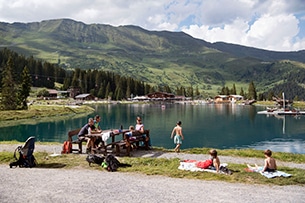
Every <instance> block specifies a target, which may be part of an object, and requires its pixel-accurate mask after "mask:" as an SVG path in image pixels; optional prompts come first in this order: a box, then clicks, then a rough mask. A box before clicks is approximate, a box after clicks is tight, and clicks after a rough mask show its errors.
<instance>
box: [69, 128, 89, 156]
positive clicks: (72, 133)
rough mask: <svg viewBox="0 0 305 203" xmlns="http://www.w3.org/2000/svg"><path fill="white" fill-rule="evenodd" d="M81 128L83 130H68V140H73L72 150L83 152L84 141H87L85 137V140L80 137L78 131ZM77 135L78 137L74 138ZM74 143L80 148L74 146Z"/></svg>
mask: <svg viewBox="0 0 305 203" xmlns="http://www.w3.org/2000/svg"><path fill="white" fill-rule="evenodd" d="M80 130H81V128H79V129H76V130H71V131H69V132H68V141H71V143H72V151H71V152H73V151H77V152H78V153H80V154H81V153H82V151H83V150H82V149H83V147H82V146H83V142H85V143H87V141H86V140H85V139H83V140H80V139H78V133H79V131H80ZM75 136H76V137H77V138H73V137H75ZM73 144H77V145H78V149H75V148H73Z"/></svg>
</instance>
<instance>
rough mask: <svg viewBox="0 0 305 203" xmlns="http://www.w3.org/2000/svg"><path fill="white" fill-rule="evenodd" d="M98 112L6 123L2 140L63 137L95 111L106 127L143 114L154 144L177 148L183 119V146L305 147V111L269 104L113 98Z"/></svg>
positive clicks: (294, 149) (292, 149) (285, 149)
mask: <svg viewBox="0 0 305 203" xmlns="http://www.w3.org/2000/svg"><path fill="white" fill-rule="evenodd" d="M93 107H94V108H95V112H94V113H93V114H91V115H87V116H83V117H80V118H76V117H71V118H69V119H66V120H56V121H52V122H40V121H39V119H36V120H35V119H33V123H31V124H18V125H17V126H9V127H1V128H0V140H1V141H3V140H18V141H21V142H23V141H25V140H26V139H27V138H28V137H29V136H35V137H36V139H37V140H38V141H42V142H45V141H56V142H63V141H64V140H66V139H67V133H68V131H70V130H73V129H76V128H79V127H81V126H83V125H84V124H85V123H86V122H87V119H88V118H89V117H93V116H94V115H95V114H99V115H100V116H101V117H102V120H101V126H102V129H116V128H119V127H120V125H123V127H124V128H128V127H129V125H135V123H136V117H137V116H141V117H142V121H143V123H144V125H145V128H146V129H150V132H151V138H152V145H153V146H159V147H164V148H174V144H173V140H172V139H170V133H171V131H172V129H173V127H174V126H175V124H176V122H177V121H178V120H181V121H182V128H183V134H184V136H185V140H184V141H183V144H182V147H181V148H182V149H185V148H193V147H208V148H217V149H229V148H254V149H266V148H269V149H271V150H273V151H281V152H292V153H301V154H304V153H305V116H301V117H298V118H295V117H292V116H286V117H285V116H283V117H278V118H277V117H274V116H269V117H268V116H266V115H258V114H257V111H261V110H264V109H265V107H257V106H243V105H231V104H230V105H226V104H203V105H189V104H186V105H185V104H166V108H161V104H109V105H101V104H99V105H94V106H93Z"/></svg>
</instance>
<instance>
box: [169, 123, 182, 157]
mask: <svg viewBox="0 0 305 203" xmlns="http://www.w3.org/2000/svg"><path fill="white" fill-rule="evenodd" d="M181 124H182V123H181V121H178V122H177V124H176V126H175V127H174V129H173V130H172V133H171V139H172V138H174V143H175V144H176V147H175V149H174V150H175V152H180V147H181V144H182V140H184V136H183V134H182V127H181ZM174 134H175V136H174Z"/></svg>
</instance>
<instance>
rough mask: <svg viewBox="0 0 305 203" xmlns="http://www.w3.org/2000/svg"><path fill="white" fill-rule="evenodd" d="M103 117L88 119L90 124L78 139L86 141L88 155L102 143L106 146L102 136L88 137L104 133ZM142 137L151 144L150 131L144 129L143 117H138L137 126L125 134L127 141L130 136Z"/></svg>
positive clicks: (85, 126)
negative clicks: (101, 124)
mask: <svg viewBox="0 0 305 203" xmlns="http://www.w3.org/2000/svg"><path fill="white" fill-rule="evenodd" d="M100 121H101V117H100V116H99V115H96V116H95V117H94V119H93V118H89V119H88V123H87V124H85V125H84V126H83V127H82V128H81V130H80V131H79V133H78V139H79V140H81V141H86V153H90V152H91V149H92V148H96V147H97V146H98V145H99V144H100V143H101V144H102V145H104V141H103V139H102V136H92V137H90V136H87V135H92V134H101V133H102V132H103V131H102V129H101V127H100ZM132 134H133V135H134V136H136V135H141V136H145V141H146V142H149V141H150V137H149V130H145V129H144V124H143V123H142V119H141V117H139V116H138V117H137V120H136V125H135V127H134V126H130V127H129V132H128V133H125V136H124V137H125V139H127V138H128V137H129V136H130V135H132Z"/></svg>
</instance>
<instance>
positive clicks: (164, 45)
mask: <svg viewBox="0 0 305 203" xmlns="http://www.w3.org/2000/svg"><path fill="white" fill-rule="evenodd" d="M0 46H1V47H8V48H9V49H12V50H14V51H16V52H18V53H21V54H23V55H25V56H30V55H31V56H34V57H35V58H39V59H42V60H47V61H49V62H52V63H59V64H60V65H61V66H62V67H66V68H76V67H77V68H82V69H102V70H107V71H114V72H115V73H119V74H122V75H128V76H132V77H134V78H136V79H139V80H143V81H145V82H148V83H150V84H155V85H159V86H162V85H169V86H170V87H172V88H173V89H175V88H176V87H179V86H184V87H190V86H193V87H195V86H198V87H199V89H200V90H201V91H202V92H203V91H204V92H205V93H206V94H209V93H212V94H216V93H217V91H219V90H220V88H221V87H223V86H229V88H231V85H232V83H234V84H236V87H237V91H238V93H239V88H240V87H243V88H244V90H246V91H247V88H248V84H249V82H251V81H254V83H255V85H256V86H257V88H258V90H259V91H263V90H267V89H269V88H272V87H273V86H274V85H276V84H278V83H281V82H284V81H287V78H288V76H291V74H294V73H295V74H297V73H298V74H300V73H301V75H302V74H303V72H305V71H304V67H305V64H304V62H305V57H304V52H305V51H299V52H271V51H266V50H260V49H255V48H249V47H244V46H239V45H233V44H227V43H214V44H212V43H208V42H206V41H203V40H198V39H195V38H192V37H191V36H189V35H187V34H185V33H183V32H167V31H147V30H144V29H142V28H140V27H137V26H119V27H113V26H110V25H102V24H90V25H87V24H84V23H82V22H76V21H73V20H69V19H58V20H48V21H42V22H35V23H27V24H24V23H13V24H8V23H0ZM304 75H305V74H304ZM301 81H302V79H300V80H299V83H301ZM297 82H298V81H297Z"/></svg>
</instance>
